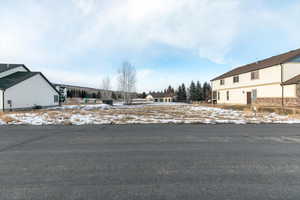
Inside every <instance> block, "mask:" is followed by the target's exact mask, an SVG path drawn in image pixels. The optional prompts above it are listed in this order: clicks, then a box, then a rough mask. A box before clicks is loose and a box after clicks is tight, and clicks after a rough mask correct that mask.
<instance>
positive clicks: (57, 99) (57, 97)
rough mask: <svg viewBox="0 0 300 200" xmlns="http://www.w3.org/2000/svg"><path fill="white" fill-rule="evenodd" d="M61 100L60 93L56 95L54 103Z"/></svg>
mask: <svg viewBox="0 0 300 200" xmlns="http://www.w3.org/2000/svg"><path fill="white" fill-rule="evenodd" d="M58 101H59V96H58V95H54V103H57V102H58Z"/></svg>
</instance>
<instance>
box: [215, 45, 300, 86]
mask: <svg viewBox="0 0 300 200" xmlns="http://www.w3.org/2000/svg"><path fill="white" fill-rule="evenodd" d="M298 57H300V49H297V50H293V51H289V52H287V53H284V54H280V55H277V56H273V57H270V58H267V59H264V60H260V61H257V62H254V63H250V64H247V65H244V66H241V67H238V68H235V69H233V70H231V71H229V72H226V73H224V74H222V75H221V76H218V77H216V78H214V79H212V81H215V80H219V79H223V78H228V77H231V76H235V75H239V74H244V73H247V72H251V71H256V70H260V69H264V68H268V67H272V66H275V65H280V64H283V63H285V62H288V61H290V60H293V59H295V58H297V59H298ZM299 60H300V59H299Z"/></svg>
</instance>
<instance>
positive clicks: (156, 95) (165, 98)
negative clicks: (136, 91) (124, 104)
mask: <svg viewBox="0 0 300 200" xmlns="http://www.w3.org/2000/svg"><path fill="white" fill-rule="evenodd" d="M146 100H147V101H153V102H173V101H174V95H173V94H168V93H163V92H153V93H150V94H148V95H147V97H146Z"/></svg>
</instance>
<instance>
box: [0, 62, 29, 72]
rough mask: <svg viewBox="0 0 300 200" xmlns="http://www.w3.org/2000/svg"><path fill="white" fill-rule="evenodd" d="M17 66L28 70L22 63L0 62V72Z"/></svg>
mask: <svg viewBox="0 0 300 200" xmlns="http://www.w3.org/2000/svg"><path fill="white" fill-rule="evenodd" d="M17 67H24V68H25V69H26V70H27V71H30V70H29V69H28V68H27V67H26V66H25V65H24V64H8V63H0V73H1V72H5V71H7V70H11V69H14V68H17Z"/></svg>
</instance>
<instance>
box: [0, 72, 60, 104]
mask: <svg viewBox="0 0 300 200" xmlns="http://www.w3.org/2000/svg"><path fill="white" fill-rule="evenodd" d="M4 95H5V102H4V105H5V109H10V108H12V109H22V108H30V107H33V106H35V105H39V106H57V105H59V102H54V95H58V93H57V92H56V91H55V90H54V89H53V88H52V87H51V86H50V85H49V83H48V82H47V81H46V80H45V79H44V78H43V77H42V76H41V75H40V74H37V75H35V76H33V77H31V78H29V79H27V80H25V81H22V82H21V83H19V84H17V85H15V86H13V87H11V88H8V89H7V90H6V91H5V94H4ZM8 100H11V101H12V107H10V105H9V104H8Z"/></svg>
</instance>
